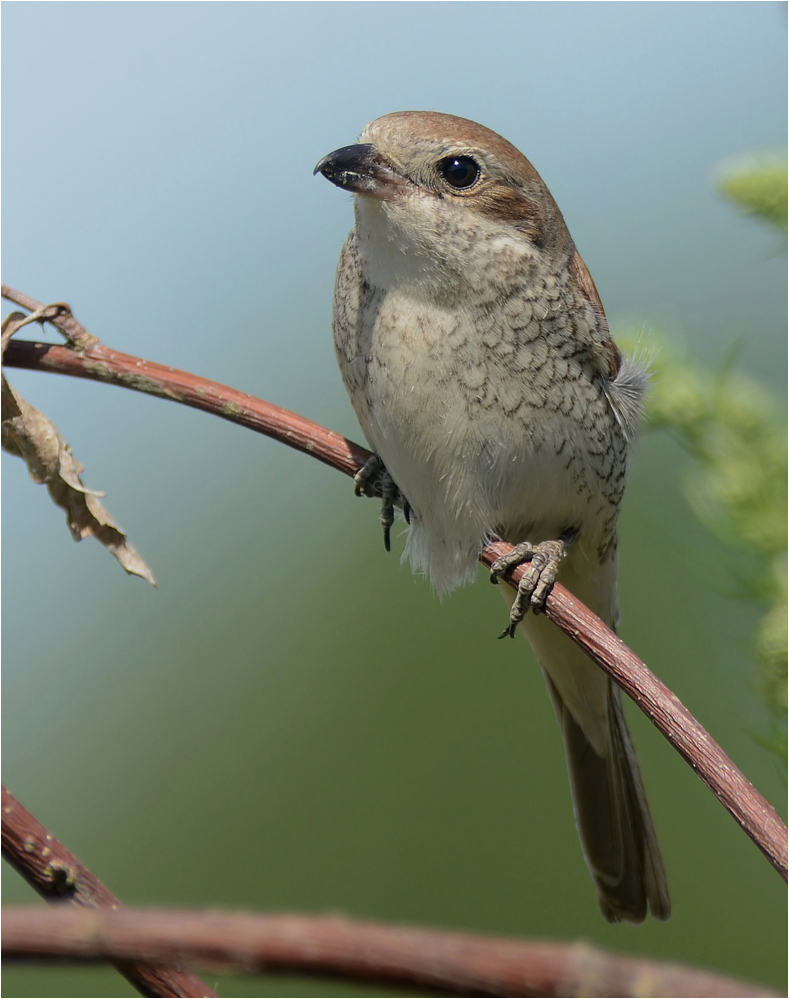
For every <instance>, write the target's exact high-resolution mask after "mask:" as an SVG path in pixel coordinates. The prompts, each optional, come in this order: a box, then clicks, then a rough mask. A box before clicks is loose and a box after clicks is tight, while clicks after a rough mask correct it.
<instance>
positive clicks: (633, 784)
mask: <svg viewBox="0 0 789 999" xmlns="http://www.w3.org/2000/svg"><path fill="white" fill-rule="evenodd" d="M576 562H577V564H576V565H574V564H573V561H571V558H569V557H568V558H567V559H566V560H565V562H563V563H562V567H563V569H564V570H565V571H564V574H563V575H564V577H565V578H564V579H563V581H564V582H565V585H566V586H567V587H568V588H569V589H570V590H571V591H572V592H573V593H575V594H576V596H578V598H579V599H581V600H583V601H584V603H586V604H587V606H589V607H590V608H591V609H592V610H593V611H595V612H596V613H597V614H598V615H599V616H600V617H601V618H603V620H604V621H608V622H609V624H611V625H613V624H614V623H615V622H616V619H617V610H616V560H615V559H614V558H612V559H611V560H610V561H609V562H607V563H606V564H604V565H596V566H595V565H594V564H591V563H590V562H588V561H585V560H583V559H577V560H576ZM522 629H523V630H524V631H525V632H526V637H527V638H528V639H529V642H530V644H531V646H532V648H533V649H534V652H535V654H536V656H537V660H538V662H539V663H540V666H541V667H542V670H543V673H544V675H545V679H546V682H547V684H548V690H549V691H550V694H551V698H552V700H553V703H554V707H555V708H556V714H557V715H558V718H559V725H560V727H561V730H562V736H563V739H564V746H565V753H566V755H567V769H568V770H569V773H570V787H571V790H572V795H573V806H574V808H575V821H576V825H577V827H578V835H579V836H580V839H581V846H582V848H583V851H584V856H585V858H586V863H587V864H588V866H589V870H590V872H591V875H592V879H593V880H594V883H595V887H596V888H597V894H598V898H599V901H600V908H601V909H602V910H603V914H604V916H605V917H606V919H609V920H610V921H611V922H619V921H620V920H624V921H626V922H630V923H640V922H643V920H644V918H645V917H646V914H647V910H649V911H650V912H651V913H652V915H653V916H655V918H657V919H668V917H669V916H670V915H671V902H670V900H669V894H668V887H667V884H666V873H665V870H664V868H663V860H662V859H661V856H660V848H659V847H658V843H657V836H656V835H655V827H654V825H653V823H652V816H651V815H650V814H649V806H648V804H647V799H646V795H645V793H644V784H643V781H642V779H641V772H640V770H639V767H638V760H637V759H636V753H635V750H634V748H633V743H632V740H631V738H630V733H629V732H628V730H627V725H626V724H625V717H624V714H623V712H622V701H621V694H620V691H619V688H618V687H616V686H614V685H613V684H612V682H611V680H610V679H609V678H608V677H607V676H606V675H605V673H603V672H602V670H600V669H599V668H598V667H597V666H596V665H595V664H594V663H593V662H592V661H591V660H590V659H588V658H587V656H586V655H585V654H584V653H583V652H582V651H581V649H580V648H579V647H578V646H577V645H576V644H575V643H574V642H573V641H572V640H571V639H569V638H568V637H567V636H566V635H564V634H562V632H561V631H559V629H558V628H556V627H554V626H553V625H552V624H551V623H550V622H549V621H548V620H547V619H546V618H545V617H544V616H543V615H539V616H536V617H535V616H534V615H533V614H531V613H529V614H527V616H526V617H525V618H524V620H523V623H522Z"/></svg>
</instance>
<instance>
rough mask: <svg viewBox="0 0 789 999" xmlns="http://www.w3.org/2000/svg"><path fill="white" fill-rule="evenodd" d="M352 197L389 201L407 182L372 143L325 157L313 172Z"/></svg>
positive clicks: (363, 143) (362, 143) (358, 145)
mask: <svg viewBox="0 0 789 999" xmlns="http://www.w3.org/2000/svg"><path fill="white" fill-rule="evenodd" d="M312 172H313V175H314V174H316V173H320V174H323V176H324V177H325V178H326V180H330V181H331V182H332V184H336V186H337V187H341V188H343V189H344V190H346V191H352V192H353V193H354V194H369V195H372V197H374V198H379V199H380V200H382V201H392V200H393V199H394V198H396V197H397V195H398V194H399V193H400V192H401V191H402V190H403V189H404V188H405V187H407V186H409V182H408V181H407V180H406V179H405V177H402V176H401V175H400V174H399V173H397V172H396V171H395V170H394V169H393V168H392V167H391V166H390V164H389V163H387V162H386V160H385V159H384V158H383V157H382V156H381V155H380V153H379V152H378V150H377V149H376V148H375V146H374V145H372V143H369V142H361V143H358V144H357V145H355V146H343V147H342V149H335V150H334V152H333V153H329V154H328V156H324V157H323V159H322V160H321V161H320V163H318V165H317V166H316V167H315V169H314V170H313V171H312Z"/></svg>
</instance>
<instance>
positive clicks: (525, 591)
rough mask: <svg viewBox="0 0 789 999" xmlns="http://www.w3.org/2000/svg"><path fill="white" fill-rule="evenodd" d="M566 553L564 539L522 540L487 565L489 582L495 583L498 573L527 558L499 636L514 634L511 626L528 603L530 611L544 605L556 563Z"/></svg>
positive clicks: (541, 608) (500, 574) (501, 574)
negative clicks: (524, 569)
mask: <svg viewBox="0 0 789 999" xmlns="http://www.w3.org/2000/svg"><path fill="white" fill-rule="evenodd" d="M565 553H566V545H565V542H564V541H562V540H560V541H541V542H540V543H539V544H537V545H533V544H531V542H529V541H524V542H523V544H520V545H516V546H515V547H514V548H513V549H512V551H511V552H510V553H509V555H503V556H502V557H501V558H499V559H496V561H495V562H494V563H493V565H492V566H491V569H490V581H491V583H498V581H499V579H500V577H502V576H504V575H506V573H508V572H510V571H511V570H512V569H514V568H515V567H516V566H518V565H522V564H523V563H524V562H531V565H530V566H529V568H528V570H527V571H526V572H524V574H523V576H522V577H521V581H520V582H519V583H518V592H517V594H516V595H515V600H514V601H513V604H512V607H511V608H510V623H509V624H508V625H507V627H506V628H505V629H504V631H503V632H502V633H501V634H500V635H499V638H506V637H507V635H509V637H510V638H514V637H515V629H516V628H517V627H518V625H519V624H520V622H521V621H522V620H523V618H524V617H525V616H526V613H527V611H528V610H529V607H531V609H532V612H533V613H534V614H539V613H540V612H541V611H543V610H544V609H545V600H546V598H547V596H548V594H549V593H550V592H551V587H552V586H553V584H554V583H555V582H556V574H557V573H558V571H559V563H560V562H561V560H562V559H563V558H564V556H565Z"/></svg>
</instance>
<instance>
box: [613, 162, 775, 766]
mask: <svg viewBox="0 0 789 999" xmlns="http://www.w3.org/2000/svg"><path fill="white" fill-rule="evenodd" d="M720 190H721V192H722V193H723V194H725V195H726V196H727V197H729V198H731V200H732V201H735V202H736V203H737V204H738V205H739V206H740V207H741V208H743V209H745V211H747V212H748V213H749V214H752V215H754V216H757V217H758V218H761V219H763V220H765V221H766V222H769V223H770V224H771V225H773V226H776V227H778V228H782V229H784V230H786V227H787V193H786V192H787V165H786V162H785V161H784V162H779V161H777V160H776V159H775V158H769V157H765V156H763V157H754V158H752V159H751V160H749V161H748V162H747V163H746V162H744V161H741V162H740V164H739V165H738V166H736V167H729V168H728V169H727V170H726V171H725V172H724V173H723V174H722V179H721V180H720ZM620 339H622V340H623V341H624V342H627V340H628V339H630V343H631V346H632V345H633V344H634V343H636V342H637V339H636V338H634V337H630V338H628V337H627V336H625V337H622V338H620ZM650 354H651V364H650V367H651V371H652V388H651V391H650V393H649V396H648V398H647V426H648V429H664V430H667V431H669V432H671V433H672V434H673V435H674V436H675V437H676V439H677V440H678V441H679V442H680V444H681V445H682V446H683V447H684V448H685V449H686V450H687V451H688V452H689V453H690V454H691V455H692V456H693V458H694V459H695V464H694V467H693V470H692V473H691V475H690V476H689V477H688V479H687V481H686V482H685V483H684V492H685V495H686V498H687V500H688V502H689V504H690V506H691V507H692V509H693V510H694V512H695V513H696V515H697V517H698V518H699V520H701V522H702V523H703V524H704V525H705V526H706V527H707V528H708V529H709V530H710V531H712V533H713V534H715V535H716V536H717V537H718V538H719V539H720V540H721V541H722V542H723V543H724V544H725V545H727V546H728V547H729V548H731V549H733V550H735V551H737V553H738V556H737V567H738V575H739V578H740V581H741V582H742V584H743V587H744V591H745V593H746V594H747V595H748V597H749V598H751V599H754V600H759V601H760V602H762V603H766V604H767V605H768V608H769V609H768V610H767V612H766V613H765V615H764V617H763V618H762V620H761V622H760V624H759V628H758V631H757V634H756V640H755V648H754V650H755V653H756V656H757V658H758V660H759V663H760V666H761V687H762V693H763V695H764V699H765V702H766V703H767V705H768V707H769V709H770V711H771V713H772V714H773V717H774V719H775V724H774V732H773V736H772V738H771V739H770V740H769V743H768V744H769V746H770V748H771V749H773V750H774V751H775V752H776V753H778V754H779V755H780V756H781V757H782V758H783V759H784V761H785V760H786V756H787V746H786V711H787V568H786V566H787V529H786V525H787V517H786V506H787V503H786V500H787V495H786V483H787V439H786V422H785V419H784V417H783V414H782V413H781V411H780V408H779V406H778V404H777V402H776V400H775V399H774V398H773V397H772V395H771V393H770V391H769V390H768V389H767V388H766V387H765V386H764V385H762V384H760V383H759V382H758V381H756V380H755V379H753V378H751V377H750V376H749V375H746V374H745V373H744V372H741V371H738V370H736V369H734V367H733V365H732V364H729V365H727V366H726V367H725V368H724V369H723V370H722V371H718V372H715V371H711V370H709V369H707V368H705V367H704V366H703V365H701V364H698V363H696V362H694V361H693V360H691V359H690V358H688V357H687V355H686V354H685V353H684V351H683V350H681V349H680V348H679V347H678V345H677V344H676V343H672V342H671V341H670V340H668V339H667V338H666V337H664V336H663V335H661V334H660V333H655V332H653V333H651V334H650Z"/></svg>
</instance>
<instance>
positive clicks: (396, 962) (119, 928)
mask: <svg viewBox="0 0 789 999" xmlns="http://www.w3.org/2000/svg"><path fill="white" fill-rule="evenodd" d="M3 958H4V959H12V960H26V961H31V960H42V959H45V958H49V959H57V960H61V961H62V960H64V959H67V960H71V961H108V960H112V961H118V960H123V961H142V960H145V961H157V962H158V961H180V960H184V959H185V960H188V961H190V962H194V963H196V964H199V965H202V966H207V967H210V968H217V969H220V970H223V971H239V970H240V971H242V972H245V973H247V974H254V973H261V972H264V973H265V972H272V971H278V972H296V973H298V974H304V973H309V974H318V975H337V976H340V977H343V978H352V979H364V980H367V981H375V982H391V983H400V984H406V985H421V986H428V987H430V988H433V989H441V990H442V991H444V992H447V991H448V992H451V993H452V994H454V995H459V996H577V995H585V996H661V997H668V996H739V997H744V996H748V997H750V996H777V995H778V993H776V992H772V991H770V990H769V989H766V988H765V987H763V986H758V985H753V984H749V983H746V982H741V981H737V980H735V979H732V978H726V977H725V976H723V975H716V974H712V973H710V972H707V971H701V970H699V969H697V968H689V967H687V966H684V965H679V964H667V963H664V962H661V961H652V960H645V959H643V958H637V957H626V956H624V955H621V954H611V953H606V952H605V951H603V950H598V949H597V948H596V947H592V946H590V945H589V944H586V943H570V944H567V943H554V942H550V941H522V940H511V939H510V940H508V939H501V938H498V939H497V938H495V937H484V936H479V935H477V934H471V933H455V932H451V933H450V932H443V931H439V930H427V929H421V928H418V927H399V926H387V925H385V924H381V923H372V922H366V921H365V922H362V921H360V920H352V919H345V918H342V917H339V916H292V915H280V914H267V915H257V914H254V913H234V912H222V913H219V912H190V911H168V910H157V909H147V910H146V909H122V910H120V911H118V912H106V911H99V912H78V911H75V910H73V909H71V910H50V911H49V912H42V911H41V910H40V909H39V908H37V907H35V906H4V907H3Z"/></svg>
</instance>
